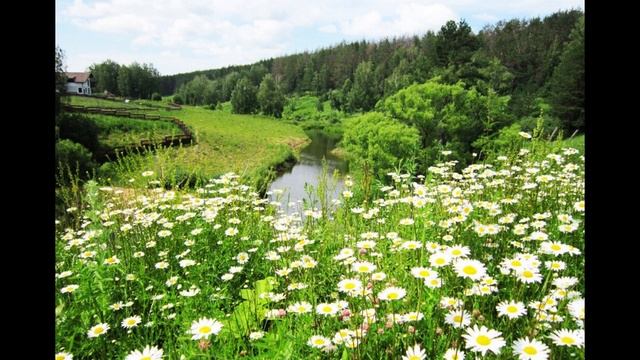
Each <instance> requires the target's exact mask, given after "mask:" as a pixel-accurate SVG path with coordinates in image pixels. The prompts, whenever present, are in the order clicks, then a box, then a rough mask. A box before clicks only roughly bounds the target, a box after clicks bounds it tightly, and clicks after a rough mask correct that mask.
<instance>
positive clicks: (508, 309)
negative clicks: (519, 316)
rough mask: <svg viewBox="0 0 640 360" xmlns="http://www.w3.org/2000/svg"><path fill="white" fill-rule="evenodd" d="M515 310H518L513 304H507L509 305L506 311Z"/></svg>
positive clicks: (512, 311) (511, 311)
mask: <svg viewBox="0 0 640 360" xmlns="http://www.w3.org/2000/svg"><path fill="white" fill-rule="evenodd" d="M516 311H518V308H517V307H515V306H513V305H509V306H507V312H510V313H514V312H516Z"/></svg>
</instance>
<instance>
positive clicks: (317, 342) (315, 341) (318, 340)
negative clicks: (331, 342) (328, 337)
mask: <svg viewBox="0 0 640 360" xmlns="http://www.w3.org/2000/svg"><path fill="white" fill-rule="evenodd" d="M313 342H314V344H316V345H324V340H323V339H315V340H314V341H313Z"/></svg>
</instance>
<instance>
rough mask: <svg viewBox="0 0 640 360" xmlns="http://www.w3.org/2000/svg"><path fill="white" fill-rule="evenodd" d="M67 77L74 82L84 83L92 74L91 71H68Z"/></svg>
mask: <svg viewBox="0 0 640 360" xmlns="http://www.w3.org/2000/svg"><path fill="white" fill-rule="evenodd" d="M66 74H67V79H69V80H72V79H73V82H74V83H83V82H85V81H87V79H88V78H89V77H90V76H91V73H90V72H68V73H66Z"/></svg>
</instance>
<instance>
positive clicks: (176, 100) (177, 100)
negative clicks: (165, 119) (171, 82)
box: [173, 94, 184, 105]
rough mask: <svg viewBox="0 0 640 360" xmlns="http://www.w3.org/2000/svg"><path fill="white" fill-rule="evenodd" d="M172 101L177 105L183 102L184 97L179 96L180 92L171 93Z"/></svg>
mask: <svg viewBox="0 0 640 360" xmlns="http://www.w3.org/2000/svg"><path fill="white" fill-rule="evenodd" d="M173 102H174V103H176V104H178V105H182V104H184V99H183V98H182V96H180V94H175V95H173Z"/></svg>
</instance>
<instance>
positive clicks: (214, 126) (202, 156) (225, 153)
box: [70, 96, 308, 177]
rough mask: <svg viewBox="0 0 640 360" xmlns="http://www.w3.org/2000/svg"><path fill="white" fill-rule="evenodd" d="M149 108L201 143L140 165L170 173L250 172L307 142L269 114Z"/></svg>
mask: <svg viewBox="0 0 640 360" xmlns="http://www.w3.org/2000/svg"><path fill="white" fill-rule="evenodd" d="M70 103H71V104H73V105H84V106H98V107H128V108H136V107H137V108H139V107H141V105H140V104H156V105H160V104H161V103H160V102H150V101H143V102H140V103H138V102H130V103H124V102H114V101H107V100H101V99H95V98H83V97H78V96H73V97H71V98H70ZM163 105H164V104H163ZM145 112H146V111H145ZM148 112H149V113H152V114H158V115H163V116H173V117H177V118H179V119H180V120H182V121H183V122H184V123H185V124H187V125H188V126H190V127H191V128H192V129H193V131H194V134H195V136H196V139H197V143H196V144H195V145H193V146H187V147H182V148H170V149H164V150H162V151H161V152H160V153H157V154H156V156H147V157H146V163H144V162H145V161H143V162H142V163H141V164H140V165H141V168H140V169H139V170H155V171H158V172H163V171H165V172H166V171H168V170H169V169H175V168H180V169H182V170H183V171H196V172H198V173H199V174H201V175H204V176H210V177H213V176H217V175H220V174H223V173H226V172H229V171H234V172H237V173H240V174H245V175H248V176H252V174H256V173H259V172H261V171H263V170H264V169H266V168H269V167H271V166H274V165H276V164H278V163H280V162H282V161H284V160H285V159H286V158H287V157H289V156H290V155H291V154H292V153H295V152H297V151H298V150H299V149H300V148H302V147H303V146H304V145H305V144H306V143H307V142H308V137H307V136H306V135H305V133H304V131H303V130H302V129H300V128H299V127H296V126H293V125H290V124H285V123H283V122H280V121H279V120H277V119H274V118H271V117H267V116H261V115H236V114H231V113H229V112H226V111H219V110H209V109H204V108H201V107H194V106H183V107H182V109H181V110H171V111H168V110H165V109H157V110H149V111H148ZM142 167H144V169H142Z"/></svg>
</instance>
